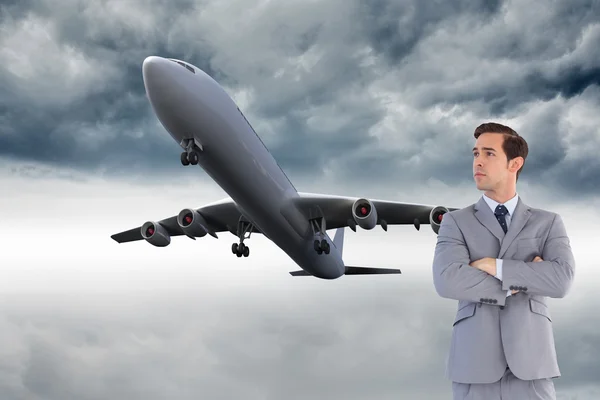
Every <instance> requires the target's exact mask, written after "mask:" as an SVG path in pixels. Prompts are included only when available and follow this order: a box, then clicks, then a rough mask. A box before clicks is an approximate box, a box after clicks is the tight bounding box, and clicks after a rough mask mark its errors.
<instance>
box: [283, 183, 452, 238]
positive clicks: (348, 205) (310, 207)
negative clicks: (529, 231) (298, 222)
mask: <svg viewBox="0 0 600 400" xmlns="http://www.w3.org/2000/svg"><path fill="white" fill-rule="evenodd" d="M357 200H361V198H359V197H347V196H336V195H327V194H318V193H304V192H300V193H299V197H296V198H294V199H293V202H294V204H295V205H296V206H297V207H298V209H299V210H301V211H302V212H303V213H304V214H305V215H306V216H307V218H309V219H310V218H313V217H315V216H321V217H323V219H324V220H325V223H326V229H335V228H341V227H350V228H352V229H353V230H355V229H356V224H355V222H354V221H355V220H354V217H353V212H352V207H353V206H354V204H355V202H356V201H357ZM362 200H365V201H368V202H370V203H371V204H372V205H373V208H374V209H375V211H376V214H377V224H381V225H382V227H383V228H384V229H386V230H387V225H404V224H406V225H408V224H410V225H415V227H417V229H419V226H420V224H430V215H431V212H432V210H434V209H436V208H438V207H439V206H433V205H426V204H416V203H403V202H397V201H388V200H377V199H362ZM442 208H443V207H442ZM445 208H446V209H447V210H448V211H455V210H458V209H459V208H455V207H445ZM438 222H439V221H438Z"/></svg>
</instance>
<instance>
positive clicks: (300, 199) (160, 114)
mask: <svg viewBox="0 0 600 400" xmlns="http://www.w3.org/2000/svg"><path fill="white" fill-rule="evenodd" d="M142 77H143V82H144V88H145V91H146V96H147V98H148V100H149V103H150V105H151V107H152V110H153V111H154V113H155V115H156V116H157V118H158V120H159V121H160V123H161V124H162V126H163V127H164V129H165V130H166V131H167V132H168V133H169V134H170V135H171V137H172V138H173V140H175V141H176V142H177V143H178V144H179V145H180V146H181V148H182V149H183V152H182V153H181V157H180V161H181V164H182V165H183V166H189V165H198V166H200V167H201V168H202V169H203V170H204V171H205V172H206V173H207V174H208V176H209V177H210V178H211V179H212V180H213V181H214V182H216V183H217V184H218V185H219V186H220V187H221V188H222V189H223V190H224V191H225V192H226V193H227V194H228V195H229V197H227V198H225V199H222V200H219V201H216V202H213V203H210V204H206V205H204V206H203V207H200V208H185V209H183V210H181V211H180V212H179V213H178V214H177V215H173V216H170V217H168V218H164V219H161V220H159V221H156V220H153V221H148V222H145V223H144V224H142V225H141V226H138V227H136V228H133V229H129V230H127V231H123V232H121V233H117V234H114V235H112V236H111V238H112V239H114V240H115V241H116V242H118V243H125V242H132V241H137V240H145V241H147V242H148V243H150V244H152V245H154V246H157V247H164V246H168V245H169V244H170V243H171V238H173V237H176V236H187V237H188V238H190V239H193V240H196V238H203V237H205V236H206V235H209V236H212V237H214V238H217V239H218V235H217V234H218V233H220V232H230V233H231V234H233V235H235V236H237V237H238V239H239V241H238V242H234V243H233V244H232V246H231V251H232V253H233V254H234V255H236V256H237V257H242V256H244V257H248V256H249V254H250V248H249V246H248V245H247V244H246V243H244V241H245V240H248V239H249V238H250V235H251V234H252V233H256V234H261V235H264V237H266V238H268V239H269V240H270V241H271V242H273V243H274V244H275V245H277V246H278V247H279V248H280V249H282V250H283V251H284V252H285V253H286V254H287V255H288V256H289V257H290V258H291V260H293V261H294V262H295V263H296V264H297V265H298V266H299V267H300V268H301V270H298V271H291V272H289V273H290V274H291V275H292V276H312V277H316V278H321V279H330V280H331V279H337V278H340V277H341V276H344V275H366V274H399V273H401V271H400V269H397V268H372V267H361V266H351V265H346V264H345V263H344V261H343V258H342V253H343V242H344V231H345V228H346V227H349V228H350V229H352V230H353V231H354V232H356V227H357V226H358V227H360V228H361V229H365V230H371V229H373V228H375V227H376V226H378V225H379V226H381V227H382V228H383V229H384V230H385V231H387V230H388V226H389V225H398V224H413V225H414V226H415V228H416V229H417V230H419V228H420V225H421V224H430V225H431V227H432V229H433V231H434V232H435V233H436V234H437V233H438V230H439V227H440V224H441V221H442V218H443V215H444V214H446V213H447V212H450V211H454V210H457V209H458V208H447V207H444V206H432V205H425V204H413V203H402V202H395V201H386V200H377V199H367V198H357V197H346V196H338V195H328V194H319V193H308V192H298V191H297V190H296V188H295V187H294V185H293V184H292V182H291V181H290V179H288V177H287V175H286V174H285V172H284V171H283V169H282V168H281V167H280V166H279V164H278V163H277V161H276V160H275V158H274V157H273V155H272V154H271V153H270V151H269V150H268V149H267V147H266V146H265V144H264V143H263V141H262V140H261V139H260V137H259V136H258V134H257V133H256V132H255V130H254V129H253V127H252V126H251V125H250V123H249V122H248V120H247V119H246V117H245V116H244V114H243V113H242V111H241V110H240V108H239V107H238V106H237V105H236V103H235V102H234V101H233V99H232V98H231V97H230V96H229V95H228V94H227V92H226V91H225V90H224V89H223V87H222V86H221V85H219V83H217V82H216V81H215V80H214V79H213V78H212V77H211V76H209V75H208V74H207V73H206V72H204V71H203V70H201V69H200V68H198V67H197V66H195V65H192V64H191V63H189V62H185V61H182V60H179V59H175V58H165V57H160V56H149V57H147V58H145V59H144V61H143V63H142ZM328 229H336V232H335V236H334V238H333V239H332V238H331V237H330V236H329V235H328V234H327V232H326V230H328Z"/></svg>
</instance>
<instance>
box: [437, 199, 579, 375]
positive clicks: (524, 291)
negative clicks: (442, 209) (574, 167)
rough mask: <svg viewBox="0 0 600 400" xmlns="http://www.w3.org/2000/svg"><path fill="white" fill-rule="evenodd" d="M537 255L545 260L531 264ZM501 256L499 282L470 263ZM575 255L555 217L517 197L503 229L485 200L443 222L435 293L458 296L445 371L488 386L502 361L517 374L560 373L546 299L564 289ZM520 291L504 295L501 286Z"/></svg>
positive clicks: (560, 294)
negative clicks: (509, 222) (509, 219)
mask: <svg viewBox="0 0 600 400" xmlns="http://www.w3.org/2000/svg"><path fill="white" fill-rule="evenodd" d="M537 255H539V256H540V257H542V259H543V260H544V261H539V262H533V259H534V258H535V256H537ZM484 257H491V258H500V259H502V260H503V261H502V264H503V265H502V268H503V271H502V281H500V280H498V279H497V278H495V277H493V276H491V275H489V274H487V273H486V272H483V271H480V270H478V269H477V268H475V267H471V266H470V265H469V264H470V263H471V262H472V261H475V260H478V259H480V258H484ZM574 272H575V260H574V258H573V253H572V251H571V247H570V242H569V238H568V237H567V232H566V230H565V226H564V224H563V221H562V219H561V217H560V216H559V215H558V214H556V213H552V212H549V211H544V210H540V209H536V208H531V207H529V206H527V205H526V204H524V203H523V202H522V200H521V198H519V201H518V204H517V207H516V208H515V211H514V214H513V215H512V219H511V224H510V227H509V228H508V232H507V233H506V234H504V231H503V230H502V227H501V226H500V224H499V223H498V220H497V219H496V217H495V216H494V213H493V212H492V210H491V209H490V207H489V206H488V205H487V204H486V203H485V200H484V199H483V197H482V198H481V199H480V200H479V201H478V202H477V203H476V204H473V205H471V206H469V207H466V208H463V209H461V210H456V211H452V212H449V213H447V214H445V215H444V218H443V220H442V223H441V226H440V229H439V232H438V237H437V244H436V248H435V255H434V259H433V282H434V285H435V289H436V291H437V293H438V294H439V295H440V296H442V297H445V298H449V299H454V300H458V310H457V313H456V318H455V319H454V326H453V329H452V341H451V345H450V353H449V355H448V360H447V369H446V376H447V378H449V379H450V380H452V381H454V382H461V383H492V382H495V381H497V380H499V379H500V378H501V377H502V375H503V373H504V372H505V370H506V366H507V365H508V366H509V367H510V369H511V371H512V373H513V374H514V375H515V376H517V377H518V378H520V379H524V380H531V379H540V378H553V377H558V376H560V370H559V368H558V363H557V360H556V350H555V347H554V335H553V331H552V318H551V316H550V312H549V310H548V306H547V304H546V300H547V298H548V297H552V298H561V297H564V296H565V295H566V293H567V292H568V290H569V288H570V286H571V282H572V280H573V276H574ZM513 289H517V290H520V292H519V293H517V294H515V295H512V296H508V297H507V291H508V290H513Z"/></svg>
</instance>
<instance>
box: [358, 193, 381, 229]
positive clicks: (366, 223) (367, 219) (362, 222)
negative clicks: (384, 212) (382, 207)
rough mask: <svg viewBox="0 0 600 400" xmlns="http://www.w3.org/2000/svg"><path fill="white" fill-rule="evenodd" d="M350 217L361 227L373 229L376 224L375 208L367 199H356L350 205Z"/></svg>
mask: <svg viewBox="0 0 600 400" xmlns="http://www.w3.org/2000/svg"><path fill="white" fill-rule="evenodd" d="M352 217H353V218H354V221H356V223H357V224H358V226H360V227H361V228H363V229H373V228H375V226H377V210H376V209H375V206H374V205H373V203H371V202H370V201H369V200H367V199H358V200H356V201H355V202H354V204H353V205H352Z"/></svg>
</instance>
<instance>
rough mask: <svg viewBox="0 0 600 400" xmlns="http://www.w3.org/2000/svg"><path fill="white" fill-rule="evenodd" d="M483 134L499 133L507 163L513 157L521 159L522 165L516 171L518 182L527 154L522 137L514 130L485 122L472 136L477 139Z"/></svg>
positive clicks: (527, 150)
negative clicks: (502, 137)
mask: <svg viewBox="0 0 600 400" xmlns="http://www.w3.org/2000/svg"><path fill="white" fill-rule="evenodd" d="M483 133H500V134H502V136H504V142H502V150H504V153H506V158H507V161H510V160H512V159H513V158H515V157H523V165H522V166H521V168H519V170H518V171H517V180H519V175H520V174H521V171H523V168H524V167H525V160H526V159H527V154H528V153H529V147H528V146H527V142H526V141H525V139H523V137H521V136H520V135H519V134H518V133H517V132H516V131H515V130H514V129H512V128H510V127H508V126H506V125H502V124H498V123H496V122H487V123H485V124H481V125H479V126H478V127H477V128H475V132H474V134H473V136H475V139H477V138H478V137H479V136H480V135H481V134H483Z"/></svg>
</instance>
